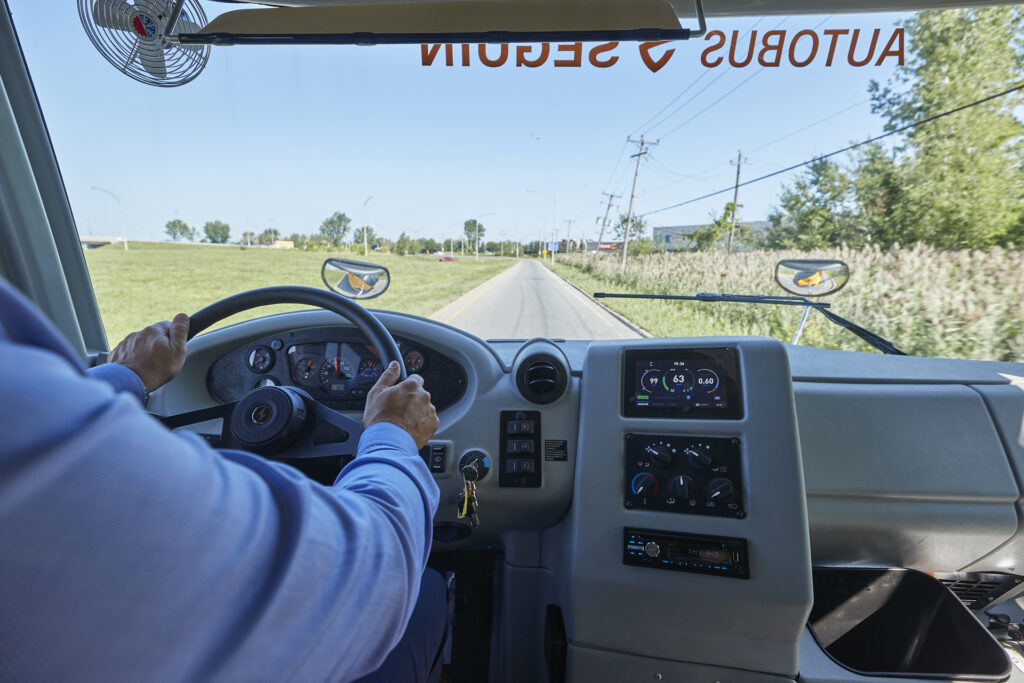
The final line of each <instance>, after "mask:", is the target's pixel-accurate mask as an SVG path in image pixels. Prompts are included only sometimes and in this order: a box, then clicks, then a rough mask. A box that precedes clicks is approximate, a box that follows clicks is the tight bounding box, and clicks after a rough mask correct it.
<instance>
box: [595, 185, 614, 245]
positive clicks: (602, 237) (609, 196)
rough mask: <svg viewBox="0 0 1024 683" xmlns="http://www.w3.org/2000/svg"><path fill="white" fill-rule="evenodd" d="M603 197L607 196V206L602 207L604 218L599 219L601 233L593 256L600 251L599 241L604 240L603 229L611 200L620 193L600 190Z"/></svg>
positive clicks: (610, 206) (605, 225)
mask: <svg viewBox="0 0 1024 683" xmlns="http://www.w3.org/2000/svg"><path fill="white" fill-rule="evenodd" d="M601 194H603V195H604V196H605V197H608V206H606V207H605V209H604V219H603V220H602V221H601V234H600V236H598V238H597V248H596V249H594V258H597V255H598V254H599V253H600V252H601V242H603V241H604V229H605V227H607V226H608V214H609V213H611V211H612V200H613V199H618V198H619V196H620V195H617V194H612V193H610V192H602V193H601Z"/></svg>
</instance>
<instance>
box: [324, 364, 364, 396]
mask: <svg viewBox="0 0 1024 683" xmlns="http://www.w3.org/2000/svg"><path fill="white" fill-rule="evenodd" d="M356 372H357V368H356V365H355V363H353V362H352V361H350V360H348V359H347V358H339V357H338V356H335V357H334V358H328V359H327V360H325V361H324V362H323V365H321V366H320V386H321V387H323V390H324V391H326V392H328V393H330V394H347V393H348V391H349V389H351V388H352V382H351V380H352V378H353V377H355V375H356Z"/></svg>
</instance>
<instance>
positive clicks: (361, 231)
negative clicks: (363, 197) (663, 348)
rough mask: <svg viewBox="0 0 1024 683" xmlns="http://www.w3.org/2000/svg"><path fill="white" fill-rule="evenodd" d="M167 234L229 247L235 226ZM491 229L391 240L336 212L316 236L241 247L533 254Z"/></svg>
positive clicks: (168, 229)
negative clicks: (282, 244)
mask: <svg viewBox="0 0 1024 683" xmlns="http://www.w3.org/2000/svg"><path fill="white" fill-rule="evenodd" d="M164 233H165V234H166V235H167V236H168V237H169V238H170V239H172V240H174V241H175V242H180V241H186V242H195V241H197V238H199V241H201V242H204V243H210V244H227V243H229V242H230V241H231V226H229V225H228V224H227V223H224V222H223V221H219V220H218V221H209V222H207V223H206V224H205V225H204V226H203V233H202V234H203V235H204V236H203V237H201V238H200V236H199V231H198V230H197V229H196V228H193V227H191V226H190V225H188V224H187V223H186V222H185V221H183V220H181V219H179V218H175V219H173V220H170V221H168V222H167V224H166V226H165V227H164ZM486 234H487V228H486V227H485V226H484V225H483V223H480V222H479V221H477V220H476V219H469V220H467V221H465V222H464V224H463V234H462V236H461V237H460V238H449V239H442V240H435V239H432V238H424V237H410V236H409V235H408V234H407V233H405V232H402V233H401V234H400V235H399V236H398V239H394V240H392V239H389V238H386V237H382V236H380V235H378V234H377V233H376V231H375V230H374V229H373V227H371V226H369V225H364V226H362V227H359V228H353V227H352V219H351V218H349V217H348V215H346V214H345V213H343V212H340V211H335V212H334V213H332V214H331V215H330V216H328V217H327V218H325V219H324V220H323V221H322V222H321V223H320V226H319V228H318V229H317V231H316V232H313V233H310V234H303V233H292V234H291V235H288V236H287V237H286V236H284V235H282V233H281V232H280V231H279V230H277V229H276V228H267V229H265V230H262V231H261V232H259V233H256V232H254V231H249V230H247V231H245V232H243V233H242V235H241V238H240V239H239V240H238V242H237V243H238V244H241V245H244V246H253V245H257V246H273V245H274V244H275V243H277V242H278V241H281V240H288V241H290V242H291V243H292V245H293V246H294V248H296V249H306V250H309V249H314V250H315V249H351V250H354V251H358V250H359V249H362V248H363V246H364V244H365V246H366V248H367V249H368V250H373V251H387V252H391V253H395V254H399V255H406V254H434V253H438V252H442V251H443V252H452V251H461V252H462V253H469V254H473V253H475V252H476V248H477V243H479V251H480V253H491V254H509V255H510V254H514V253H517V247H518V248H522V250H523V251H524V252H528V251H529V247H528V245H523V244H517V242H516V241H514V240H501V241H497V242H496V241H493V240H492V241H486V240H485V239H484V238H485V236H486Z"/></svg>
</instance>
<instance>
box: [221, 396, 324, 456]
mask: <svg viewBox="0 0 1024 683" xmlns="http://www.w3.org/2000/svg"><path fill="white" fill-rule="evenodd" d="M308 414H309V413H308V411H307V410H306V402H305V401H304V400H303V398H302V396H301V395H300V394H299V393H298V392H297V391H295V390H294V389H292V388H291V387H260V388H259V389H254V390H253V391H250V392H249V393H248V394H246V396H245V398H243V399H242V400H241V401H239V402H238V405H237V406H235V410H234V412H232V413H231V433H232V434H233V435H234V437H235V438H236V439H238V442H239V443H240V444H242V446H244V447H245V448H249V449H252V450H254V451H259V450H264V449H269V450H276V449H278V448H281V447H282V446H286V445H287V444H289V443H291V442H292V441H294V440H295V439H296V438H297V437H298V436H299V435H300V434H302V432H303V430H304V428H305V427H306V423H307V420H306V418H307V416H308Z"/></svg>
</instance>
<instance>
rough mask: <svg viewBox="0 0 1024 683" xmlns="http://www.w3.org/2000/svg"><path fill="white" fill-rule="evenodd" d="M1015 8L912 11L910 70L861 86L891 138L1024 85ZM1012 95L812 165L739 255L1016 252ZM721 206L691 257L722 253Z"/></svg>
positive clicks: (1019, 196)
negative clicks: (915, 248) (913, 249)
mask: <svg viewBox="0 0 1024 683" xmlns="http://www.w3.org/2000/svg"><path fill="white" fill-rule="evenodd" d="M1022 20H1024V10H1022V9H1021V7H1020V6H1019V5H1018V6H1002V7H985V8H973V9H952V10H934V11H924V12H919V13H918V14H916V15H914V17H912V18H911V19H909V20H908V21H906V22H905V23H904V27H905V29H906V35H907V38H908V42H909V50H908V54H909V56H908V59H907V63H906V64H905V65H904V66H902V67H900V69H899V70H898V71H897V73H896V74H895V76H894V77H893V78H892V79H891V80H890V81H889V82H888V83H885V84H880V83H878V82H876V81H872V83H871V85H870V87H869V94H870V96H871V103H872V112H873V113H876V114H880V115H881V116H882V117H883V118H884V120H885V130H886V131H895V130H897V129H899V128H901V127H904V126H907V125H908V124H914V123H916V122H919V121H922V120H925V119H927V118H929V117H932V116H935V115H936V114H940V113H942V112H946V111H949V110H951V109H954V108H956V107H959V106H962V105H965V104H969V103H973V102H976V101H979V100H983V99H985V98H986V97H988V96H990V95H992V94H994V93H999V92H1002V91H1004V90H1008V89H1011V88H1013V87H1015V86H1018V85H1020V84H1021V83H1022V80H1024V38H1022V34H1021V31H1020V27H1021V26H1022ZM1022 104H1024V96H1022V93H1021V91H1017V92H1013V93H1010V94H1007V95H1005V96H1002V97H998V98H995V99H991V100H989V101H987V102H983V103H981V104H979V105H977V106H971V107H968V108H965V109H964V110H962V111H959V112H956V113H952V114H950V115H948V116H943V117H941V118H937V119H935V120H933V121H930V122H928V123H925V124H923V125H916V126H914V127H912V128H910V129H908V130H907V131H905V132H902V133H899V134H898V135H895V136H893V137H892V138H890V139H889V140H887V141H885V143H883V142H881V141H880V142H875V143H870V144H866V145H862V146H860V147H858V148H857V149H856V150H854V151H853V152H852V154H851V155H850V156H848V157H845V158H844V159H843V160H840V161H836V160H833V159H831V158H821V159H817V160H815V161H814V162H812V163H811V164H810V165H809V166H808V167H807V169H806V170H805V171H804V172H803V173H801V174H800V176H799V177H797V178H796V180H795V181H794V182H792V183H791V184H789V185H786V186H784V187H783V190H782V193H781V195H780V197H779V200H778V205H777V206H776V207H775V208H774V209H773V211H772V212H771V213H770V214H769V216H768V220H769V224H770V225H769V227H768V229H767V230H765V231H763V232H761V233H757V234H755V233H752V232H751V231H750V229H749V226H746V225H743V224H739V225H738V226H737V228H738V230H739V234H738V235H737V236H736V240H737V241H738V242H739V243H740V244H741V245H742V246H743V247H745V248H748V249H790V248H793V249H816V248H823V247H835V246H839V245H847V246H850V247H863V246H867V245H878V246H880V247H882V248H883V249H888V248H890V247H892V246H894V245H898V244H899V245H911V244H917V243H922V244H927V245H931V246H934V247H938V248H941V249H990V248H992V247H996V246H1002V247H1012V248H1017V249H1020V248H1022V247H1024V124H1022V123H1021V121H1020V120H1019V119H1018V118H1017V117H1016V115H1015V113H1016V111H1017V110H1018V109H1019V108H1020V106H1021V105H1022ZM736 208H737V207H735V206H733V204H732V203H731V202H730V203H729V204H727V205H726V206H725V208H724V209H723V210H722V212H721V213H719V214H717V215H713V216H712V217H711V218H712V220H711V222H710V223H709V224H708V225H705V226H702V227H701V228H700V229H699V230H697V231H696V232H694V233H693V234H692V235H690V236H688V239H689V244H688V247H689V248H690V249H691V250H695V251H704V250H711V249H719V248H723V247H724V244H725V242H726V240H727V235H728V232H729V228H730V225H731V223H732V214H733V212H734V211H736Z"/></svg>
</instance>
